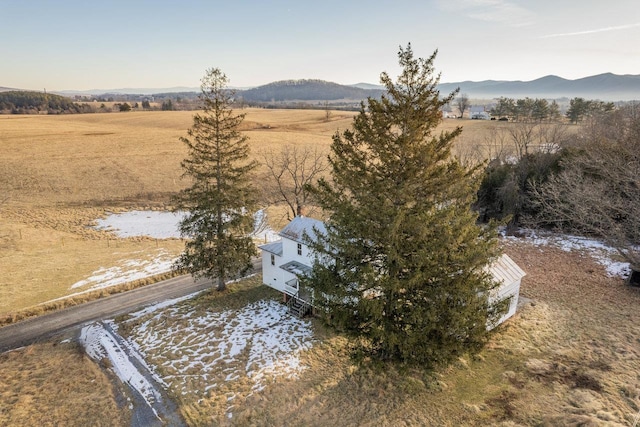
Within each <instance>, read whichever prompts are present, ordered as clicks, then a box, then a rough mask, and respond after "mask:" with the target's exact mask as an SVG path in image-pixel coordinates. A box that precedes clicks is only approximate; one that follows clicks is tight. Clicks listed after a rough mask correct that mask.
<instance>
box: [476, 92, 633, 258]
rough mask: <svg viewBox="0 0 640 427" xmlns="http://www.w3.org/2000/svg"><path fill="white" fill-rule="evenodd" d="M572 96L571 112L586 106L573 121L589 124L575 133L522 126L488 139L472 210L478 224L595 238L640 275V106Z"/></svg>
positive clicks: (557, 127)
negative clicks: (489, 147) (487, 160)
mask: <svg viewBox="0 0 640 427" xmlns="http://www.w3.org/2000/svg"><path fill="white" fill-rule="evenodd" d="M577 99H578V101H576V100H573V103H572V105H571V107H573V108H574V109H576V108H584V109H585V110H582V111H583V113H582V114H583V115H582V116H581V118H579V119H578V121H579V120H584V121H585V122H586V125H584V126H580V127H579V128H577V130H575V131H572V132H569V131H568V129H570V128H571V125H570V124H561V123H534V122H521V123H513V124H512V125H511V126H509V127H507V128H505V129H502V131H503V133H495V134H494V135H493V141H491V142H490V143H491V144H492V145H493V147H494V148H495V149H494V150H493V152H494V153H496V155H493V156H492V157H493V160H492V161H491V163H490V164H489V165H488V167H487V168H486V170H485V173H484V177H483V180H482V183H481V186H480V189H479V192H478V199H477V202H476V206H475V207H476V209H477V211H478V212H479V214H480V219H481V220H482V221H489V220H491V219H497V220H499V221H504V222H505V223H506V224H507V230H512V231H515V230H517V229H518V228H519V227H521V226H526V227H534V228H551V229H556V228H560V229H563V230H566V231H569V232H572V233H577V234H581V235H585V234H586V235H589V236H596V237H599V238H601V239H603V240H604V241H605V242H606V243H607V244H609V245H610V246H612V247H613V248H615V249H616V250H617V252H618V253H619V254H620V255H621V256H622V257H623V258H624V259H625V260H626V261H628V262H629V263H630V264H631V268H632V269H633V270H634V271H640V178H638V176H639V175H638V170H640V104H638V103H628V104H626V105H623V106H620V107H617V108H614V106H613V105H612V104H605V103H601V102H599V101H584V100H580V99H579V98H577ZM583 101H584V102H583ZM570 111H571V110H570ZM567 116H568V117H569V113H567ZM570 119H571V117H570ZM572 121H574V122H575V120H572ZM488 142H489V141H488Z"/></svg>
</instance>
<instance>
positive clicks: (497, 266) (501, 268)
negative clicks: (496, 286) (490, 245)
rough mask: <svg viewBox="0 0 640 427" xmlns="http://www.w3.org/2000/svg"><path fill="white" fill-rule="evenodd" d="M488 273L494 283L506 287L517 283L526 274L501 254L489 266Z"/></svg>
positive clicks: (505, 255) (506, 256)
mask: <svg viewBox="0 0 640 427" xmlns="http://www.w3.org/2000/svg"><path fill="white" fill-rule="evenodd" d="M489 273H491V275H492V276H493V278H494V279H495V280H496V281H498V282H500V283H502V284H507V285H508V284H511V283H514V282H517V281H518V280H520V279H522V278H523V277H524V276H526V274H527V273H525V272H524V271H523V270H522V269H521V268H520V267H518V264H516V263H515V262H514V261H513V260H512V259H511V258H509V255H507V254H502V255H501V256H500V257H499V258H498V259H497V260H495V261H494V262H493V263H492V264H491V265H490V266H489Z"/></svg>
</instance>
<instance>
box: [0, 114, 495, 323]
mask: <svg viewBox="0 0 640 427" xmlns="http://www.w3.org/2000/svg"><path fill="white" fill-rule="evenodd" d="M244 112H245V113H246V114H247V116H246V120H245V122H244V123H243V126H242V130H243V131H244V132H245V133H246V134H247V135H248V136H249V137H250V145H251V149H252V155H253V156H254V157H256V158H257V159H258V160H260V158H261V155H260V153H261V152H263V151H265V150H275V151H279V149H280V147H282V146H283V145H297V146H307V147H318V148H319V149H320V150H321V151H326V150H328V147H329V145H330V143H331V136H332V135H333V134H334V133H335V132H336V131H337V130H344V129H347V128H349V127H350V126H351V123H352V119H353V116H354V115H355V114H356V113H355V112H343V111H333V112H332V113H331V117H330V120H329V121H326V120H325V112H324V111H322V110H267V109H246V110H244ZM192 115H193V112H189V111H139V112H128V113H100V114H76V115H59V116H54V115H42V116H33V115H25V116H20V115H6V116H0V271H2V272H3V274H2V275H1V276H0V315H2V314H6V313H8V312H10V311H12V310H19V309H23V308H25V307H30V306H33V305H34V304H38V303H42V302H44V301H48V300H50V299H54V298H59V297H62V296H65V295H68V294H70V293H71V290H70V289H69V287H70V286H71V285H72V284H73V283H75V282H78V281H80V280H83V279H85V278H87V277H88V276H89V275H91V274H92V273H93V272H95V271H97V270H98V269H100V268H101V267H110V266H112V265H116V264H118V263H120V262H122V260H123V259H125V258H126V257H129V256H136V257H142V258H149V257H151V256H153V254H154V253H155V252H156V251H157V250H158V249H165V250H167V251H168V252H170V253H173V254H178V253H179V252H180V251H181V249H182V243H181V242H180V241H178V240H163V241H160V244H158V243H157V242H155V241H153V240H150V239H126V240H122V239H119V240H118V241H117V247H116V245H114V241H113V239H114V237H113V236H110V235H109V234H107V233H105V232H97V231H95V230H93V229H91V228H90V226H91V224H92V223H93V221H95V220H96V219H97V218H99V217H101V216H104V215H105V214H106V212H113V211H122V210H129V209H166V208H167V207H168V205H169V203H170V197H171V195H172V194H174V193H175V192H177V191H178V190H180V189H181V188H182V187H183V186H184V185H185V182H184V181H183V180H182V179H181V173H182V172H181V168H180V161H181V160H182V159H183V158H184V156H185V154H186V150H185V147H184V144H183V143H182V142H180V140H179V138H180V137H181V136H185V135H186V130H187V129H188V128H189V127H190V126H191V123H192ZM459 124H463V125H464V127H465V131H464V132H463V137H462V138H460V141H459V144H460V145H463V146H473V145H477V144H481V143H482V141H484V139H485V135H486V134H488V133H490V131H491V129H492V128H493V126H496V125H502V124H501V123H500V124H498V123H495V122H491V123H490V122H483V121H478V120H473V121H471V120H451V119H448V120H445V121H444V122H443V124H442V129H453V128H455V126H457V125H459ZM275 212H277V210H274V214H273V215H272V217H273V219H274V220H275V221H278V222H279V223H276V224H274V226H275V227H278V226H281V225H282V221H281V220H282V215H281V214H280V215H279V214H278V213H275ZM108 239H111V243H109V240H108Z"/></svg>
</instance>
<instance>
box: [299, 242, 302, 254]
mask: <svg viewBox="0 0 640 427" xmlns="http://www.w3.org/2000/svg"><path fill="white" fill-rule="evenodd" d="M298 255H302V243H298Z"/></svg>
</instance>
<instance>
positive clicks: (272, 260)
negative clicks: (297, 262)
mask: <svg viewBox="0 0 640 427" xmlns="http://www.w3.org/2000/svg"><path fill="white" fill-rule="evenodd" d="M271 265H276V256H275V255H274V254H271Z"/></svg>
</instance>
